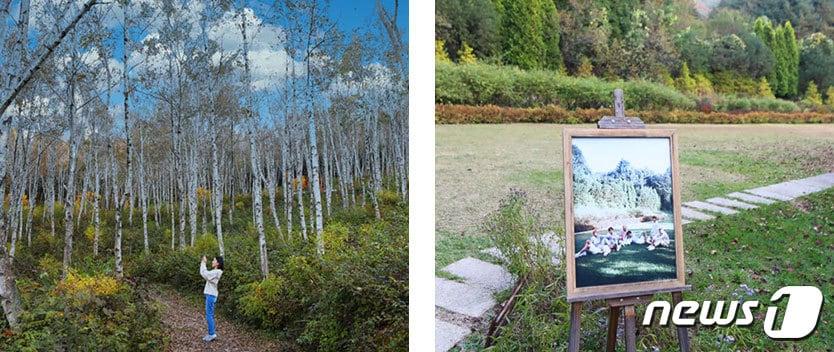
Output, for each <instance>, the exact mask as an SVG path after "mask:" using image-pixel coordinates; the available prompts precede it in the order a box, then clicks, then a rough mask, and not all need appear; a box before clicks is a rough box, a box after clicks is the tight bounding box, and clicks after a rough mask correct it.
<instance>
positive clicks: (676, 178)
mask: <svg viewBox="0 0 834 352" xmlns="http://www.w3.org/2000/svg"><path fill="white" fill-rule="evenodd" d="M563 138H564V151H565V156H564V169H565V174H564V175H565V177H564V179H565V233H566V246H565V247H566V249H565V253H566V260H567V265H566V267H567V285H568V294H567V296H568V301H570V302H575V301H580V300H591V299H608V298H616V297H626V296H637V295H645V294H650V293H656V292H668V291H674V290H678V289H681V288H683V287H684V286H685V285H686V284H685V277H684V262H683V235H682V231H681V214H680V174H679V170H678V154H677V138H676V136H675V131H674V130H665V129H608V130H606V129H565V130H564V135H563Z"/></svg>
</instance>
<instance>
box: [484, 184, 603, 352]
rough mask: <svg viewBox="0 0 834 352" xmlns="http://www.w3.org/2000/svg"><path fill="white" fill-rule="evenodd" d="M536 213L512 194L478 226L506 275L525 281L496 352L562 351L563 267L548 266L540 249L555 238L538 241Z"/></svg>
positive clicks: (547, 255)
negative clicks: (506, 264) (506, 267)
mask: <svg viewBox="0 0 834 352" xmlns="http://www.w3.org/2000/svg"><path fill="white" fill-rule="evenodd" d="M538 213H539V212H537V211H535V210H534V209H532V207H531V205H530V204H529V203H528V199H527V196H526V195H525V194H524V193H522V192H519V191H512V192H511V193H510V195H509V196H507V197H506V198H504V199H503V200H502V201H501V204H500V206H499V208H498V210H496V211H495V212H494V213H492V214H490V215H489V216H488V217H487V220H486V223H485V225H484V230H485V231H486V232H487V234H488V235H489V237H490V239H491V240H492V242H493V243H494V244H495V245H496V246H497V247H498V248H499V249H500V250H501V253H503V254H504V255H506V256H507V258H508V260H509V269H510V271H511V272H513V274H515V275H516V276H518V277H524V278H526V281H525V286H524V287H523V288H522V290H521V292H520V293H519V295H518V296H517V297H516V301H515V306H514V309H513V311H512V313H511V314H510V316H509V319H508V323H507V325H505V326H503V327H501V329H500V331H499V333H500V334H499V336H498V338H497V339H496V340H495V344H494V347H493V349H494V350H496V351H544V350H552V349H556V350H563V349H565V348H566V342H567V332H568V329H566V328H565V326H567V320H568V314H567V312H568V309H569V304H568V303H567V301H565V299H564V295H565V269H564V264H559V265H554V264H553V263H552V254H551V253H550V251H549V248H548V246H547V245H546V244H545V241H554V240H558V241H561V238H558V237H556V236H553V237H554V238H548V236H543V232H544V228H543V227H542V225H541V221H540V219H539V218H538V217H537V216H536V214H538ZM554 344H556V345H554ZM596 349H598V348H596Z"/></svg>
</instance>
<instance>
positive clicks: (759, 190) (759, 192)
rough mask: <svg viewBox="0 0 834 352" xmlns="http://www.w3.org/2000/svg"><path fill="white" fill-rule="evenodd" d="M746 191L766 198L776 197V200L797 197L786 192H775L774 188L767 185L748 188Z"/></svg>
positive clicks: (787, 199)
mask: <svg viewBox="0 0 834 352" xmlns="http://www.w3.org/2000/svg"><path fill="white" fill-rule="evenodd" d="M744 192H747V193H750V194H753V195H757V196H759V197H765V198H770V199H776V200H781V201H789V200H792V199H794V198H795V197H791V196H786V195H784V194H781V193H777V192H774V191H772V190H769V189H766V188H765V187H759V188H753V189H748V190H746V191H744Z"/></svg>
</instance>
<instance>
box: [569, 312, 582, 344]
mask: <svg viewBox="0 0 834 352" xmlns="http://www.w3.org/2000/svg"><path fill="white" fill-rule="evenodd" d="M581 313H582V302H574V303H571V304H570V336H569V337H568V352H579V342H580V339H579V325H580V324H581V321H580V319H579V317H580V315H581Z"/></svg>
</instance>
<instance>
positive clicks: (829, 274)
mask: <svg viewBox="0 0 834 352" xmlns="http://www.w3.org/2000/svg"><path fill="white" fill-rule="evenodd" d="M684 248H685V251H686V253H685V254H686V255H685V260H686V264H687V266H686V269H687V283H688V284H691V285H692V287H693V290H692V291H690V292H687V293H685V294H684V299H686V300H693V301H698V302H703V301H705V300H710V301H718V300H722V301H728V302H729V301H733V300H745V301H748V300H758V301H759V302H760V304H759V307H758V308H756V309H754V310H753V315H754V318H755V319H754V323H753V324H752V325H751V326H747V327H736V326H729V327H714V326H711V327H708V326H698V325H696V326H695V327H694V328H690V330H689V331H690V337H691V340H692V342H691V345H692V350H693V351H788V350H790V351H825V350H830V348H831V342H832V341H834V310H832V309H831V302H832V300H834V189H830V190H827V191H825V192H821V193H816V194H812V195H809V196H806V197H803V198H800V199H797V200H795V201H793V202H782V203H776V204H773V205H770V206H766V207H761V208H758V209H754V210H749V211H743V212H741V213H740V214H736V215H731V216H719V217H717V219H715V220H713V221H709V222H696V223H692V224H688V225H686V226H684ZM562 275H563V274H562ZM742 285H746V287H747V288H746V289H745V288H744V287H742ZM791 285H799V286H806V285H807V286H816V287H817V288H819V289H820V290H821V291H822V294H823V299H824V301H823V302H824V303H823V308H822V312H821V315H820V318H819V322H818V324H817V328H816V330H815V331H814V332H813V333H812V334H811V335H810V336H808V337H806V338H804V339H801V340H798V341H776V340H771V339H769V338H768V337H767V336H766V335H765V334H764V328H763V322H764V316H765V312H766V311H767V307H770V306H774V305H775V306H778V307H780V314H779V315H780V316H781V314H783V313H782V312H784V308H785V306H786V304H787V300H786V299H782V300H780V301H779V302H778V303H771V302H770V297H771V295H772V294H773V293H774V292H776V290H778V289H780V288H782V287H784V286H791ZM537 292H539V291H534V292H525V294H524V295H523V296H522V299H529V300H531V301H530V302H524V301H520V302H519V304H520V305H521V306H522V307H530V306H532V307H546V308H538V309H539V311H538V313H536V314H537V315H534V314H531V313H530V311H529V310H527V311H524V310H521V311H518V310H517V311H514V312H513V314H512V315H511V316H510V318H509V321H510V323H509V325H508V326H507V327H506V328H505V329H506V331H505V332H506V333H502V335H503V336H505V338H504V339H500V340H499V344H498V346H496V347H495V348H494V349H493V350H494V351H515V350H529V349H530V348H531V347H532V346H539V347H540V346H541V345H542V344H541V343H537V340H540V339H542V337H541V336H538V335H536V334H535V333H530V331H531V330H533V331H549V329H554V330H552V331H555V333H553V334H552V335H548V336H547V340H548V341H545V342H544V343H545V344H548V345H550V346H552V347H553V348H550V349H555V350H562V349H564V348H566V346H567V335H568V331H567V330H568V325H567V320H568V305H567V304H563V301H564V287H563V286H560V288H556V289H555V290H553V291H548V292H547V294H542V293H537ZM669 296H670V295H668V294H665V295H657V296H656V299H667V300H669V299H670V297H669ZM601 308H602V303H601V302H592V303H586V304H585V307H584V308H583V312H585V313H584V315H583V319H582V329H583V331H582V349H583V350H588V351H599V350H603V349H604V342H605V326H606V325H605V324H606V314H607V313H606V311H605V310H604V309H601ZM644 308H645V307H644V306H643V307H638V310H637V317H638V321H642V318H643V314H644ZM541 309H545V310H544V311H541ZM543 316H547V317H550V318H548V319H542V317H543ZM780 321H781V318H780V317H777V322H780ZM656 322H657V318H656V319H655V325H654V326H649V327H643V326H640V325H639V323H638V340H637V344H638V350H641V351H643V350H648V351H651V350H653V349H658V350H660V351H672V350H677V338H676V336H675V330H674V328H673V327H671V326H665V327H660V326H657V325H656ZM778 324H780V323H778ZM548 326H549V327H548ZM776 328H778V325H777V327H776ZM482 339H483V335H482V334H481V333H476V334H474V335H473V336H472V337H470V338H468V339H467V341H466V342H465V344H466V345H467V346H468V347H476V345H477V343H478V342H479V341H482ZM538 342H540V341H538ZM618 348H619V349H624V346H623V344H622V341H620V345H619V346H618Z"/></svg>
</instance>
